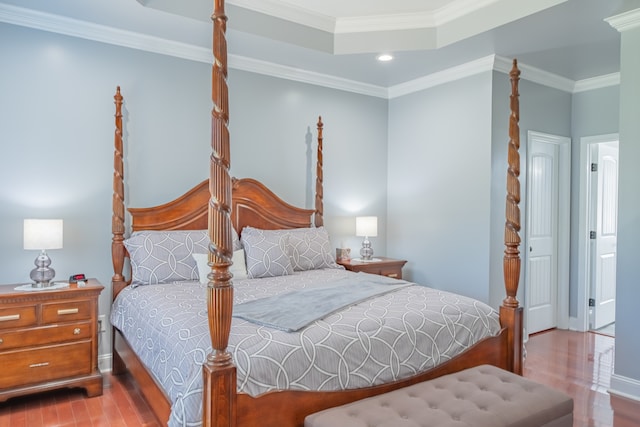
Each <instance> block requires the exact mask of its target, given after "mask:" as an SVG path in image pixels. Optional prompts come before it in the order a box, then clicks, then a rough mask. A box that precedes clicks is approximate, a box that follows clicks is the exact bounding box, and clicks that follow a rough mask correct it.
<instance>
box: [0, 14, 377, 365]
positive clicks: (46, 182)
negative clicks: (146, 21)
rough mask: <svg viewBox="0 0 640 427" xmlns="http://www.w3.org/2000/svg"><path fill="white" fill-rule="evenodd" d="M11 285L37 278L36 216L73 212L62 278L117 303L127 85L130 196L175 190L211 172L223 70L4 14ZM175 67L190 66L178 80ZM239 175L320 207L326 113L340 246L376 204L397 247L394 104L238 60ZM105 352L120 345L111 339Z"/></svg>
mask: <svg viewBox="0 0 640 427" xmlns="http://www.w3.org/2000/svg"><path fill="white" fill-rule="evenodd" d="M0 40H3V41H6V40H11V43H4V42H3V43H0V57H2V58H3V60H2V67H0V93H2V96H0V120H1V124H2V126H1V127H2V132H0V138H2V140H1V143H2V155H3V160H4V162H3V167H2V168H1V169H0V171H1V172H0V182H2V183H3V185H2V187H0V204H1V205H2V209H1V210H0V236H1V237H2V238H1V239H0V254H2V256H1V257H0V283H21V282H26V281H29V271H30V270H31V269H32V268H33V267H34V265H33V261H34V259H35V257H36V255H37V253H35V252H33V251H25V250H23V249H22V221H23V219H24V218H32V217H33V218H62V219H63V220H64V227H65V231H64V249H61V250H54V251H51V252H50V255H51V258H52V260H53V264H52V267H53V268H55V269H56V271H57V278H58V279H65V278H67V277H68V276H69V275H70V274H72V273H78V272H82V273H85V274H87V275H88V276H91V277H96V278H98V279H99V280H100V281H101V282H102V283H103V284H104V285H105V286H106V289H105V291H104V292H103V294H102V296H101V298H100V313H101V314H107V313H108V311H109V306H110V301H111V299H110V298H111V290H110V287H109V283H110V280H111V276H112V274H113V270H112V266H111V251H110V248H111V198H112V192H113V190H112V189H113V186H112V182H113V181H112V180H113V178H112V177H113V150H114V146H113V140H114V111H115V107H114V102H113V95H114V93H115V90H116V86H117V85H120V86H121V88H122V93H123V95H124V98H125V103H124V108H123V114H124V128H125V130H124V139H125V148H124V151H125V157H126V161H125V180H126V187H125V192H126V203H127V205H128V206H135V207H143V206H149V205H153V204H158V203H163V202H166V201H168V200H170V199H171V198H174V197H177V196H178V195H180V194H182V193H183V192H184V191H185V190H187V189H188V188H191V187H192V186H193V185H195V184H197V183H198V182H200V181H201V180H203V179H206V178H207V177H208V173H209V154H210V110H211V100H210V97H211V67H210V66H209V65H207V64H203V63H198V62H191V61H187V60H181V59H176V58H172V57H168V56H162V55H157V54H152V53H147V52H143V51H138V50H132V49H128V48H122V47H116V46H112V45H107V44H102V43H98V42H92V41H87V40H83V39H77V38H72V37H67V36H61V35H58V34H53V33H48V32H42V31H37V30H31V29H27V28H24V27H18V26H13V25H9V24H0ZM176 76H179V78H177V77H176ZM229 86H230V93H231V99H230V109H231V111H230V115H231V117H232V120H231V124H230V128H231V132H232V136H231V138H232V145H233V149H232V174H234V175H236V176H240V177H244V176H250V177H255V178H258V179H261V180H263V181H265V182H266V183H267V184H268V185H270V186H272V188H273V189H274V190H275V191H276V192H277V193H278V194H281V195H282V197H283V198H285V199H286V200H287V201H289V202H290V203H293V204H301V205H305V204H306V205H312V204H313V196H312V194H313V193H312V191H313V188H315V187H314V185H315V182H314V181H313V180H314V179H315V163H314V162H315V158H313V159H311V161H310V163H311V164H312V165H314V166H313V170H312V171H311V174H312V178H311V177H310V176H309V172H310V171H309V163H308V161H307V153H306V150H307V148H306V145H305V141H306V140H307V138H309V139H311V140H312V141H313V144H312V148H313V156H311V157H314V156H315V139H316V130H315V124H316V121H317V118H318V115H320V114H321V115H322V116H323V119H324V121H325V132H324V137H325V155H324V164H325V206H324V208H325V218H326V221H325V222H326V225H327V228H328V229H329V232H330V233H332V237H333V238H334V239H335V240H336V243H334V244H335V245H338V244H340V242H344V243H345V246H351V247H355V248H357V247H359V245H360V240H359V238H356V237H355V236H354V234H355V225H354V216H355V215H356V214H358V213H366V214H368V215H378V216H379V217H380V220H381V221H380V222H381V227H380V229H379V237H376V238H374V239H372V243H373V245H374V248H377V249H378V250H379V251H380V252H383V249H382V248H384V247H385V246H386V237H385V236H386V230H385V227H384V224H385V223H386V205H387V201H386V195H385V191H386V175H387V170H386V168H387V159H386V145H387V124H386V114H387V101H386V100H384V99H380V98H372V97H368V96H363V95H357V94H351V93H347V92H342V91H336V90H332V89H326V88H321V87H318V86H313V85H307V84H299V83H294V82H291V81H286V80H281V79H275V78H270V77H266V76H262V75H258V74H251V73H245V72H241V71H238V70H233V69H231V70H230V71H229ZM105 338H106V339H103V340H102V341H101V345H100V353H101V354H105V353H108V352H110V349H109V342H110V339H108V337H105Z"/></svg>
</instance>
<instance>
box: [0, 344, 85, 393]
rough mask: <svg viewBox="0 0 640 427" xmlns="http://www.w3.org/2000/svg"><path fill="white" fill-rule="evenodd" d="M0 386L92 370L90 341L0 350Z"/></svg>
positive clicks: (61, 376) (62, 376)
mask: <svg viewBox="0 0 640 427" xmlns="http://www.w3.org/2000/svg"><path fill="white" fill-rule="evenodd" d="M0 366H2V375H0V389H3V388H9V387H15V386H23V385H26V384H36V383H41V382H45V381H50V380H54V379H59V378H67V377H73V376H76V375H83V374H89V373H91V369H92V365H91V341H90V340H86V341H82V342H79V343H72V344H61V345H56V346H47V347H38V348H35V349H28V350H18V351H8V352H6V353H3V354H0Z"/></svg>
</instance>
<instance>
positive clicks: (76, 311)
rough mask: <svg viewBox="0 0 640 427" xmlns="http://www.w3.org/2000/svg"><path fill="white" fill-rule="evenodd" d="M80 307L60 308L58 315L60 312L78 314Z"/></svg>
mask: <svg viewBox="0 0 640 427" xmlns="http://www.w3.org/2000/svg"><path fill="white" fill-rule="evenodd" d="M78 311H79V310H78V309H77V308H64V309H60V310H58V315H60V314H76V313H78Z"/></svg>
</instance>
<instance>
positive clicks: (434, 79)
mask: <svg viewBox="0 0 640 427" xmlns="http://www.w3.org/2000/svg"><path fill="white" fill-rule="evenodd" d="M494 56H495V55H489V56H485V57H484V58H480V59H476V60H475V61H471V62H467V63H466V64H461V65H458V66H455V67H451V68H448V69H446V70H442V71H438V72H436V73H433V74H429V75H428V76H424V77H420V78H417V79H415V80H411V81H408V82H405V83H400V84H398V85H395V86H391V87H389V99H392V98H397V97H399V96H404V95H408V94H410V93H414V92H419V91H421V90H425V89H429V88H432V87H434V86H439V85H441V84H444V83H449V82H452V81H455V80H460V79H462V78H465V77H469V76H473V75H475V74H479V73H482V72H485V71H491V70H492V69H493V65H494Z"/></svg>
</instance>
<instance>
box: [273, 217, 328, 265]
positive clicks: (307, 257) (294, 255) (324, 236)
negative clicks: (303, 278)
mask: <svg viewBox="0 0 640 427" xmlns="http://www.w3.org/2000/svg"><path fill="white" fill-rule="evenodd" d="M280 232H284V233H288V234H289V248H290V249H289V256H290V257H291V264H292V265H293V270H294V271H306V270H316V269H320V268H340V267H339V266H338V264H336V262H335V259H334V258H333V254H332V253H331V243H330V242H329V233H327V230H326V229H325V228H324V227H317V228H296V229H293V230H281V231H280Z"/></svg>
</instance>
